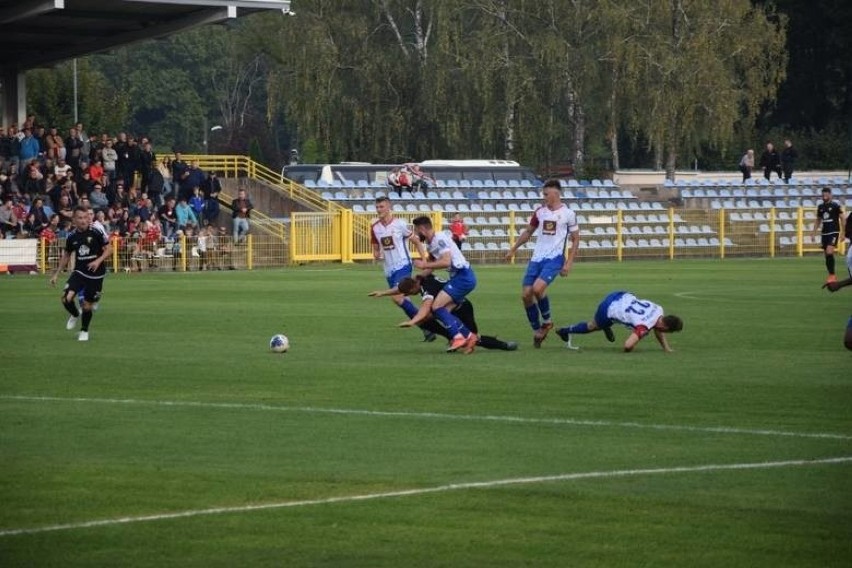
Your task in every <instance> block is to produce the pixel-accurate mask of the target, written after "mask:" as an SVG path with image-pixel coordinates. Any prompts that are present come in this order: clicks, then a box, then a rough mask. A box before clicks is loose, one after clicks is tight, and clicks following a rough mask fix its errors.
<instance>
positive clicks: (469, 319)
mask: <svg viewBox="0 0 852 568" xmlns="http://www.w3.org/2000/svg"><path fill="white" fill-rule="evenodd" d="M453 315H454V316H456V317H457V318H459V319H460V320H461V322H462V323H463V324H464V325H465V327H466V328H468V329H469V330H470V331H472V332H473V333H479V328H478V327H477V325H476V318H475V317H474V314H473V304H471V303H470V302H469V301H467V299H465V300H464V301H463V302H462V303H461V305H459V306H456V309H454V310H453Z"/></svg>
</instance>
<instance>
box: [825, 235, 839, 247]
mask: <svg viewBox="0 0 852 568" xmlns="http://www.w3.org/2000/svg"><path fill="white" fill-rule="evenodd" d="M837 237H838V233H832V234H830V235H823V236H822V250H825V249H827V248H828V247H836V246H837Z"/></svg>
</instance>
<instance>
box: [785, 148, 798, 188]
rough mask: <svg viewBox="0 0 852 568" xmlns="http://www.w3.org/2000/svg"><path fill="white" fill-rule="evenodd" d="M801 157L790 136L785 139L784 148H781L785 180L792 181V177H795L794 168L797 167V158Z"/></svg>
mask: <svg viewBox="0 0 852 568" xmlns="http://www.w3.org/2000/svg"><path fill="white" fill-rule="evenodd" d="M798 159H799V153H798V152H797V151H796V149H795V148H793V141H792V140H790V139H789V138H787V139H785V140H784V149H783V150H781V171H782V172H783V174H784V182H785V183H790V178H791V177H793V170H794V169H795V167H796V160H798Z"/></svg>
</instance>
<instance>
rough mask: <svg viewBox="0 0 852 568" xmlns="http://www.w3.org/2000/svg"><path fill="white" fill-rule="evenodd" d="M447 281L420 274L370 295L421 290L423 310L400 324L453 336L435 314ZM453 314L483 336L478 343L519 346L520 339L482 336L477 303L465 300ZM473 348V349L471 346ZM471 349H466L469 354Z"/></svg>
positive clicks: (495, 346) (487, 346)
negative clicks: (434, 302)
mask: <svg viewBox="0 0 852 568" xmlns="http://www.w3.org/2000/svg"><path fill="white" fill-rule="evenodd" d="M444 284H446V282H445V281H443V280H440V279H438V278H435V276H433V275H431V274H429V275H428V276H422V275H418V276H416V277H414V278H403V279H402V280H400V281H399V284H397V286H396V287H395V288H391V289H389V290H382V291H378V292H371V293H370V296H374V297H380V296H391V295H394V294H405V295H406V296H413V295H414V294H417V293H419V294H420V297H421V299H422V302H423V303H422V304H421V305H420V310H419V311H418V312H417V314H416V315H415V316H414V317H413V318H411V319H410V320H408V321H405V322H403V323H401V324H400V327H411V326H414V325H419V326H420V327H422V328H423V329H425V330H428V331H431V332H432V333H435V334H437V335H441V336H443V337H446V338H447V339H448V340H449V339H451V338H450V334H449V332H448V331H447V330H446V329H445V328H444V327H443V326H442V325H441V324H440V323H438V321H437V320H435V319H434V318H432V317H431V306H432V299H433V298H434V297H435V296H436V295H437V294H438V292H440V291H441V290H442V289H443V288H444ZM452 313H453V315H454V316H456V317H457V318H459V319H460V320H461V321H462V323H463V324H464V325H465V326H466V327H467V328H468V329H469V330H471V331H472V332H473V333H475V334H477V336H478V337H479V339H478V340H477V342H476V345H477V346H479V347H484V348H485V349H501V350H503V351H515V350H516V349H517V348H518V342H517V341H503V340H501V339H497V338H496V337H493V336H490V335H479V327H478V326H477V325H476V318H474V314H473V304H472V303H470V300H468V299H467V298H465V300H464V301H463V302H462V303H461V304H460V305H458V306H456V307H455V308H453V311H452ZM470 351H473V349H472V348H471V349H470ZM470 351H465V352H466V353H469V352H470Z"/></svg>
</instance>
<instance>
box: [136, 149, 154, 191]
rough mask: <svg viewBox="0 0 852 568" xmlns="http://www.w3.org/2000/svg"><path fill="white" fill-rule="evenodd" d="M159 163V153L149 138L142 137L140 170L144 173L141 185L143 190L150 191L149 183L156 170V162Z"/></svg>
mask: <svg viewBox="0 0 852 568" xmlns="http://www.w3.org/2000/svg"><path fill="white" fill-rule="evenodd" d="M156 163H157V155H156V154H154V149H153V148H152V147H151V143H150V142H149V141H148V139H147V138H143V139H142V149H141V150H140V151H139V171H140V173H141V174H142V180H141V181H140V185H141V187H142V190H143V191H148V185H149V184H150V183H151V172H152V171H153V170H154V164H156Z"/></svg>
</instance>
